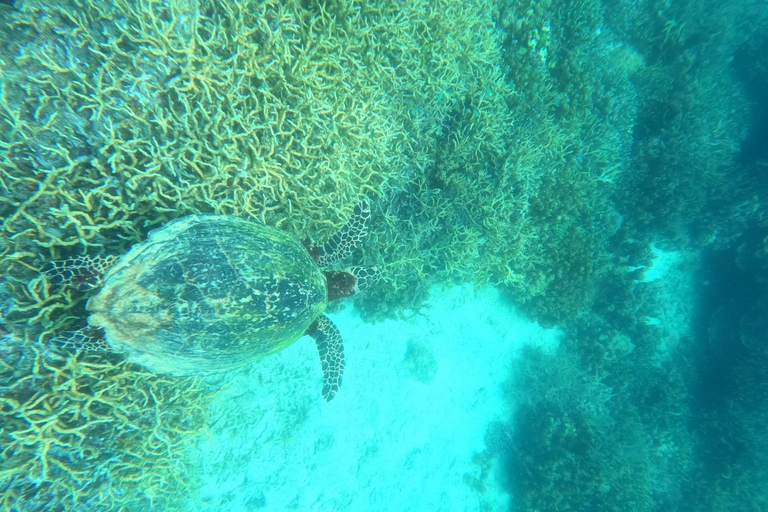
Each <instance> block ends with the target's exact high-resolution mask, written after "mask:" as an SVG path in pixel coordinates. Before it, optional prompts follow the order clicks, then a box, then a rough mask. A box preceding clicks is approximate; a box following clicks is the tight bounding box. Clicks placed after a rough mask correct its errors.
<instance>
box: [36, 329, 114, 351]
mask: <svg viewBox="0 0 768 512" xmlns="http://www.w3.org/2000/svg"><path fill="white" fill-rule="evenodd" d="M50 343H51V344H53V345H56V346H58V347H59V348H63V349H67V350H84V351H89V352H111V351H112V348H110V346H109V344H108V343H107V341H106V340H105V339H104V331H103V330H101V329H97V328H94V327H90V326H89V327H83V328H82V329H78V330H77V331H67V332H63V333H61V334H59V335H57V336H54V337H53V338H51V340H50Z"/></svg>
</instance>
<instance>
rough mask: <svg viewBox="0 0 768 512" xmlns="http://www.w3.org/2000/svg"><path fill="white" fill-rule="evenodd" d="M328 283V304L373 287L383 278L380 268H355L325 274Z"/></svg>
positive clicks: (328, 271)
mask: <svg viewBox="0 0 768 512" xmlns="http://www.w3.org/2000/svg"><path fill="white" fill-rule="evenodd" d="M323 274H325V280H326V282H327V283H328V302H333V301H334V300H336V299H342V298H344V297H349V296H351V295H354V294H356V293H357V292H361V291H363V290H365V289H366V288H368V287H370V286H372V285H373V284H375V283H376V281H378V280H379V278H380V277H381V269H380V268H379V267H353V268H350V269H347V270H327V271H325V272H323Z"/></svg>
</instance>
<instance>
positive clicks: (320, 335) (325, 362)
mask: <svg viewBox="0 0 768 512" xmlns="http://www.w3.org/2000/svg"><path fill="white" fill-rule="evenodd" d="M307 334H308V335H310V336H312V338H314V340H315V343H317V351H318V352H319V353H320V365H321V368H322V369H323V398H325V400H326V402H330V401H331V400H332V399H333V397H334V396H336V393H337V392H338V391H339V387H341V376H342V374H343V373H344V345H343V344H342V341H341V334H340V333H339V329H337V328H336V326H335V325H334V324H333V322H331V320H330V319H329V318H328V317H326V316H325V315H320V316H319V317H318V318H317V320H315V321H314V322H312V325H310V326H309V328H308V329H307Z"/></svg>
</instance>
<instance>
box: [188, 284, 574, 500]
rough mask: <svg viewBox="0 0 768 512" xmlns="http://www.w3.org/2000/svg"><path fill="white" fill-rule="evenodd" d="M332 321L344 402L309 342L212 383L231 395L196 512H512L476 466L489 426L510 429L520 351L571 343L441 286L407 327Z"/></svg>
mask: <svg viewBox="0 0 768 512" xmlns="http://www.w3.org/2000/svg"><path fill="white" fill-rule="evenodd" d="M329 316H330V317H331V319H332V320H333V321H334V323H336V325H337V326H338V327H339V329H340V330H341V332H342V334H343V336H344V340H345V353H346V370H345V373H344V380H343V384H342V387H341V390H340V391H339V393H338V395H337V396H336V397H335V398H334V400H333V401H332V402H330V403H326V402H325V401H324V400H323V399H322V397H321V395H320V388H321V373H320V362H319V359H318V356H317V352H316V349H315V346H314V343H313V341H312V339H311V338H308V337H304V338H302V339H301V340H299V341H298V342H297V343H295V344H294V345H292V346H291V347H289V348H288V349H286V350H283V351H282V352H281V353H279V354H277V355H275V356H272V357H270V358H267V359H265V360H262V361H260V362H258V363H256V364H254V365H251V366H250V367H248V368H247V369H245V370H242V371H239V372H232V373H229V374H226V375H224V376H219V377H214V378H211V379H210V382H211V385H212V386H214V387H220V388H221V389H222V391H221V392H220V393H219V394H218V395H217V398H216V400H215V401H214V403H213V404H212V406H211V424H210V426H209V432H210V435H208V436H205V437H204V438H202V440H201V442H200V443H199V444H198V446H197V449H196V453H195V456H196V457H197V458H198V460H199V464H200V468H201V469H202V472H203V487H202V488H201V490H200V496H199V498H198V501H197V509H198V510H201V511H210V512H218V511H232V512H236V511H253V510H266V511H283V510H299V511H310V510H318V511H323V512H335V511H356V512H368V511H370V512H386V511H397V512H407V511H414V512H415V511H430V512H439V511H465V512H471V511H480V510H492V511H497V510H498V511H502V510H508V509H509V503H510V497H509V496H508V495H507V494H506V492H505V491H504V489H503V488H502V486H501V484H500V483H499V480H500V479H499V475H497V474H494V472H488V471H485V472H483V471H481V468H480V466H479V465H478V464H477V463H476V462H475V461H474V459H475V456H476V455H477V454H478V453H480V452H482V451H483V450H484V449H485V443H484V437H485V432H486V429H487V427H488V424H489V423H490V422H492V421H499V420H501V421H508V419H509V414H510V410H509V408H510V407H512V406H513V404H511V403H510V402H509V399H508V398H505V396H504V383H505V381H507V380H508V379H509V376H510V373H509V372H510V365H511V362H512V360H513V359H514V357H516V354H517V353H519V350H520V348H521V347H523V346H524V345H526V344H535V345H540V346H543V347H545V348H547V349H553V348H554V347H556V346H557V343H558V340H559V339H560V336H561V334H560V332H559V331H558V330H557V329H543V328H542V327H540V326H538V325H537V324H536V323H533V322H531V321H529V320H527V319H525V318H524V317H522V316H521V315H519V314H518V313H517V312H516V311H515V310H514V309H513V308H512V307H511V306H510V305H509V303H508V302H506V301H504V300H503V298H502V297H501V295H500V293H499V292H498V291H496V290H494V289H492V288H486V289H482V290H475V289H474V288H473V287H471V286H455V287H450V288H445V287H436V288H435V289H433V290H432V293H431V296H430V300H429V301H428V302H427V303H426V304H425V305H424V307H422V308H421V309H420V310H419V311H413V312H406V315H405V316H406V317H407V318H405V319H402V320H387V321H383V322H378V323H373V324H370V323H365V322H363V321H362V320H361V319H360V316H359V314H358V313H357V311H356V310H355V309H354V308H353V307H352V306H351V305H350V304H347V305H346V307H345V308H344V309H343V310H342V311H340V312H339V313H336V314H331V315H329ZM478 481H481V482H482V485H481V486H478V485H477V482H478ZM473 482H474V483H473ZM478 487H482V490H479V489H478Z"/></svg>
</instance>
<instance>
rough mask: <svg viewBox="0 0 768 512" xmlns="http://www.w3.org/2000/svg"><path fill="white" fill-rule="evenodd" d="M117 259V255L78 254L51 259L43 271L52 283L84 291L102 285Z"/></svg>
mask: <svg viewBox="0 0 768 512" xmlns="http://www.w3.org/2000/svg"><path fill="white" fill-rule="evenodd" d="M115 261H117V257H115V256H78V257H76V258H69V259H66V260H57V261H49V262H48V263H46V264H45V267H43V269H42V273H43V274H45V276H46V277H47V278H48V279H49V280H50V282H51V284H54V285H65V286H71V287H73V288H75V289H76V290H79V291H81V292H82V291H87V290H92V289H94V288H98V287H99V286H101V280H102V277H103V276H104V274H105V273H106V271H107V270H108V269H109V267H111V266H112V265H114V263H115Z"/></svg>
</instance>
